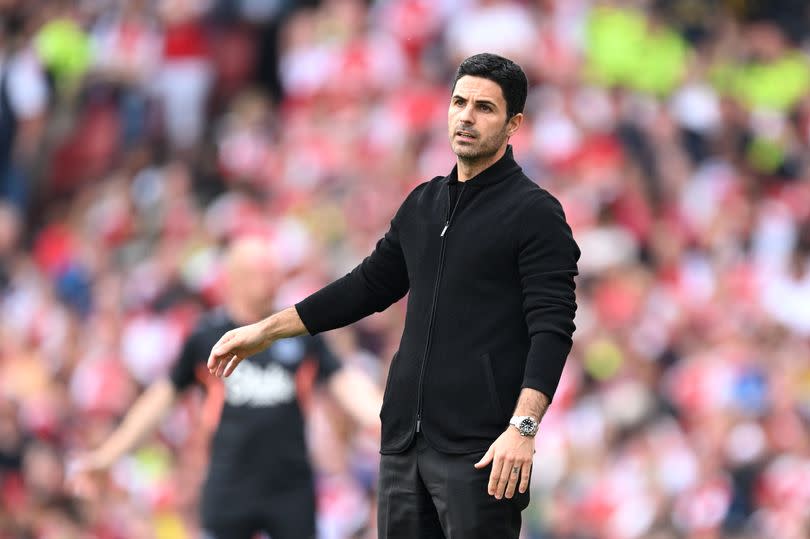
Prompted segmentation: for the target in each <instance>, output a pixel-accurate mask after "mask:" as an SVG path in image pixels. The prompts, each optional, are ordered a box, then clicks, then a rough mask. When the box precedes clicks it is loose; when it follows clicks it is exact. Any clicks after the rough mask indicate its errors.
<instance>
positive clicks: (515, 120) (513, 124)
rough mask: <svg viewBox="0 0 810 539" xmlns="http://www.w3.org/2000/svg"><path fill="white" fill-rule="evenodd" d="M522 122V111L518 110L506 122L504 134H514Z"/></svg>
mask: <svg viewBox="0 0 810 539" xmlns="http://www.w3.org/2000/svg"><path fill="white" fill-rule="evenodd" d="M522 123H523V113H522V112H518V113H517V114H515V115H514V116H512V117H511V118H509V120H507V122H506V134H507V136H509V137H511V136H512V135H514V134H515V133H516V132H517V130H518V129H519V128H520V126H521V124H522Z"/></svg>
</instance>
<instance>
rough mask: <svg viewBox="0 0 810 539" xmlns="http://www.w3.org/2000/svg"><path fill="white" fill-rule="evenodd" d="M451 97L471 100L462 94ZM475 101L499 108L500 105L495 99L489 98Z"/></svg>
mask: <svg viewBox="0 0 810 539" xmlns="http://www.w3.org/2000/svg"><path fill="white" fill-rule="evenodd" d="M451 99H453V100H455V99H461V100H462V101H469V99H467V98H466V97H464V96H460V95H458V94H453V97H452V98H451ZM475 102H476V103H481V104H484V105H489V106H490V107H492V108H498V105H497V104H495V103H494V102H493V101H490V100H489V99H476V100H475Z"/></svg>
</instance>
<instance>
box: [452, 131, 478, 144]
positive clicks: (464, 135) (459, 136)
mask: <svg viewBox="0 0 810 539" xmlns="http://www.w3.org/2000/svg"><path fill="white" fill-rule="evenodd" d="M476 138H478V135H476V134H475V133H473V132H472V131H465V130H463V129H459V130H458V131H456V140H458V141H461V142H472V141H474V140H475V139H476Z"/></svg>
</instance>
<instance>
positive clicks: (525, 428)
mask: <svg viewBox="0 0 810 539" xmlns="http://www.w3.org/2000/svg"><path fill="white" fill-rule="evenodd" d="M509 424H510V425H512V426H514V427H515V428H516V429H517V430H518V432H519V433H520V435H521V436H534V435H535V434H537V429H539V428H540V422H538V421H537V420H536V419H535V418H533V417H532V416H530V415H516V416H513V417H512V419H510V420H509Z"/></svg>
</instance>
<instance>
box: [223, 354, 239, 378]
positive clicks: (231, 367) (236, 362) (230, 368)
mask: <svg viewBox="0 0 810 539" xmlns="http://www.w3.org/2000/svg"><path fill="white" fill-rule="evenodd" d="M240 361H242V360H241V359H240V358H239V356H233V357H232V358H231V360H230V361H228V366H227V367H225V373H224V374H223V376H224V377H225V378H227V377H228V376H230V375H231V373H232V372H233V370H234V369H235V368H236V366H237V365H239V362H240Z"/></svg>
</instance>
